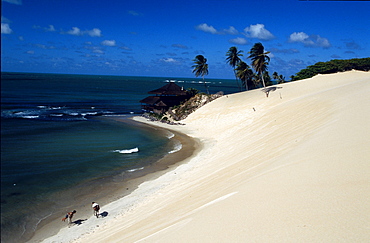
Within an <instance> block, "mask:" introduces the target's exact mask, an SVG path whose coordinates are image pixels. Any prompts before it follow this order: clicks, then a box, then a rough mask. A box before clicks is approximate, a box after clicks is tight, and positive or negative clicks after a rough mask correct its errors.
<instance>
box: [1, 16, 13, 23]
mask: <svg viewBox="0 0 370 243" xmlns="http://www.w3.org/2000/svg"><path fill="white" fill-rule="evenodd" d="M11 22H12V21H10V20H9V19H7V18H5V17H4V16H1V23H8V24H10V23H11Z"/></svg>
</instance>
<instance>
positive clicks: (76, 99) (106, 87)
mask: <svg viewBox="0 0 370 243" xmlns="http://www.w3.org/2000/svg"><path fill="white" fill-rule="evenodd" d="M167 81H168V80H167V79H165V78H149V77H116V76H87V75H55V74H24V73H2V82H1V101H2V103H1V231H2V234H1V241H2V242H24V241H26V240H27V239H29V237H30V236H31V235H32V233H33V232H34V231H35V230H36V229H37V225H38V224H39V223H40V222H43V221H45V219H50V218H53V217H59V215H60V214H63V213H64V212H65V211H67V210H69V209H70V208H71V207H78V206H79V205H81V204H83V203H86V201H85V199H86V200H87V198H88V196H89V195H94V194H96V192H95V191H94V188H95V187H96V186H97V185H98V186H100V187H101V186H103V185H113V184H114V183H116V184H117V183H118V184H119V183H121V182H124V181H125V180H126V179H127V178H130V177H132V176H133V174H135V173H137V174H140V171H141V170H144V168H145V167H146V166H149V165H151V164H153V163H155V161H157V160H158V159H160V158H162V157H163V156H164V155H166V154H168V153H173V152H175V151H178V150H179V149H181V144H179V143H178V141H174V140H172V139H171V137H172V135H171V134H169V133H167V134H166V133H163V131H159V130H157V129H152V128H148V127H142V126H135V125H133V124H131V123H129V122H118V121H115V120H114V119H107V116H108V117H109V116H120V117H121V118H122V117H123V118H124V117H130V116H132V114H140V113H141V108H140V103H139V100H141V99H143V98H145V97H146V96H147V92H148V91H150V90H153V89H156V88H159V87H161V86H163V85H165V83H166V82H167ZM234 82H235V81H233V82H227V81H225V82H224V83H222V81H221V80H218V81H214V83H213V86H212V88H213V90H214V92H217V91H220V90H223V91H224V92H225V93H231V92H232V91H233V90H235V89H234V86H233V85H232V84H233V83H234ZM179 83H181V85H184V86H185V84H186V85H188V86H187V87H186V88H189V87H195V88H198V89H201V88H202V87H204V85H203V84H199V83H197V82H195V81H193V80H191V79H188V80H186V79H185V80H182V81H181V80H180V81H179ZM210 90H212V89H210ZM235 91H236V90H235ZM120 185H121V184H120ZM121 186H124V185H121ZM104 193H108V192H106V191H103V192H101V194H102V195H103V194H104ZM102 195H100V196H102ZM96 196H98V195H96ZM57 215H58V216H57Z"/></svg>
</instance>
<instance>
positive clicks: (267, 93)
mask: <svg viewBox="0 0 370 243" xmlns="http://www.w3.org/2000/svg"><path fill="white" fill-rule="evenodd" d="M282 88H283V87H267V88H264V89H262V90H261V91H262V92H264V93H265V94H266V97H269V94H270V92H274V91H275V90H277V89H282Z"/></svg>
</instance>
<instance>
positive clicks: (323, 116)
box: [45, 71, 370, 243]
mask: <svg viewBox="0 0 370 243" xmlns="http://www.w3.org/2000/svg"><path fill="white" fill-rule="evenodd" d="M369 84H370V73H369V72H359V71H350V72H345V73H337V74H328V75H317V76H315V77H313V78H310V79H307V80H301V81H296V82H292V83H286V84H281V85H279V87H281V89H279V90H278V91H275V92H271V93H270V95H269V97H268V98H266V97H265V94H264V93H262V92H261V90H252V91H248V92H242V93H236V94H232V95H227V96H224V97H221V98H219V99H217V100H215V101H213V102H211V103H209V104H207V105H205V106H203V107H201V108H200V109H198V110H197V111H195V112H194V113H192V114H190V115H189V116H188V117H187V118H186V119H185V120H184V121H183V122H184V124H186V125H185V126H171V128H173V129H172V130H174V131H178V132H180V133H183V134H186V135H188V136H189V137H192V138H194V139H197V140H198V141H199V143H200V144H202V149H200V150H199V151H198V152H197V153H196V154H194V155H193V156H190V157H189V158H187V159H186V160H185V161H183V163H181V164H180V165H178V166H176V168H174V169H173V170H169V171H168V172H166V173H163V175H162V176H159V177H157V178H154V179H153V180H150V181H145V182H143V183H142V184H140V185H139V187H138V188H137V189H136V190H134V191H133V192H132V193H131V194H130V195H128V196H127V197H126V198H125V201H123V200H118V201H114V202H112V203H111V204H110V205H109V206H110V207H111V208H112V209H113V208H116V209H121V211H120V212H119V213H117V214H116V215H114V217H113V218H110V219H109V220H107V221H105V222H102V223H99V225H96V224H95V225H89V226H88V227H84V228H83V229H82V228H81V229H78V228H77V227H72V228H71V229H69V230H61V231H60V232H59V233H58V234H57V235H54V236H53V237H52V238H49V239H47V240H45V242H52V241H56V242H81V243H84V242H244V241H245V239H248V240H249V241H253V242H273V241H278V242H297V241H305V242H317V241H333V240H334V241H335V240H336V241H338V240H339V241H343V242H349V241H351V242H354V241H356V242H366V240H367V239H368V238H369V237H370V234H369V231H368V227H369V225H368V222H370V221H369V220H370V218H369V214H368V212H370V202H369V200H368V199H367V195H369V193H370V177H369V175H368V171H369V170H370V164H369V163H368V162H367V161H369V158H370V154H369V152H368V149H367V148H368V146H369V144H370V140H369V139H368V137H366V136H364V134H367V133H368V132H369V128H370V127H369V125H368V124H367V121H368V120H369V119H370V113H369V112H368V108H367V107H368V105H369V104H370V99H369V98H368V95H367V93H368V91H369V90H370V85H369ZM135 119H136V120H139V121H140V120H141V121H142V122H144V123H146V122H148V121H145V120H142V118H135ZM151 124H153V125H155V126H159V127H163V128H168V127H170V126H169V125H166V124H163V123H158V122H154V123H152V122H151ZM349 128H350V129H349ZM122 208H125V209H124V210H122ZM103 210H104V209H103ZM88 221H89V220H88ZM91 221H93V220H91ZM95 222H96V221H95ZM99 222H100V221H99Z"/></svg>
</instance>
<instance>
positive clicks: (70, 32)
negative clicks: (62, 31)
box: [67, 27, 82, 35]
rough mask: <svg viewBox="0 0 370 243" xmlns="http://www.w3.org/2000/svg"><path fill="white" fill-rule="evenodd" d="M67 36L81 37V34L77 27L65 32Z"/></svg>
mask: <svg viewBox="0 0 370 243" xmlns="http://www.w3.org/2000/svg"><path fill="white" fill-rule="evenodd" d="M67 34H69V35H82V32H81V30H80V29H79V28H77V27H72V30H69V31H67Z"/></svg>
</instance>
